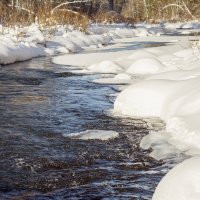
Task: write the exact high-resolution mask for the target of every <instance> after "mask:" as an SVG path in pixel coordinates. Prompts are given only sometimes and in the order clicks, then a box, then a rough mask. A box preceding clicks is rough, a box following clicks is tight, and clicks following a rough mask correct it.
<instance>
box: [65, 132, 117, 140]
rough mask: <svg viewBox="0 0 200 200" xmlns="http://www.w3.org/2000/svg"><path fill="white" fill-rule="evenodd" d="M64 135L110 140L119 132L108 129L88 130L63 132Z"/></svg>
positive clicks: (80, 138)
mask: <svg viewBox="0 0 200 200" xmlns="http://www.w3.org/2000/svg"><path fill="white" fill-rule="evenodd" d="M63 136H64V137H69V138H72V139H79V140H94V139H98V140H109V139H114V138H116V137H118V136H119V133H117V132H115V131H108V130H87V131H82V132H79V133H71V134H63Z"/></svg>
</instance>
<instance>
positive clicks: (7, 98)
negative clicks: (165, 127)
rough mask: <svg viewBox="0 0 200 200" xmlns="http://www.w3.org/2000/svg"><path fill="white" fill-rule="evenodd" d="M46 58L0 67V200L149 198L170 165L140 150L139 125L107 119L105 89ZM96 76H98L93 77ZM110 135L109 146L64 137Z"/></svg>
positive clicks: (107, 89)
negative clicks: (90, 133) (112, 133)
mask: <svg viewBox="0 0 200 200" xmlns="http://www.w3.org/2000/svg"><path fill="white" fill-rule="evenodd" d="M94 77H95V76H94V75H77V74H76V75H75V74H72V73H70V72H67V70H66V69H65V70H64V67H62V66H56V65H53V64H51V63H50V62H49V60H48V59H47V58H45V59H35V60H32V61H27V62H23V63H18V64H13V65H9V66H6V67H2V68H1V69H0V113H1V115H0V122H1V125H0V152H1V153H0V180H1V181H0V197H1V199H12V198H14V197H15V198H14V199H20V200H21V199H34V200H35V199H41V200H44V199H84V200H85V199H150V198H151V196H152V193H153V191H154V189H155V186H156V185H157V183H158V181H159V180H160V179H161V177H162V176H163V175H164V174H165V173H166V172H167V171H168V169H169V168H170V167H171V166H173V162H171V161H170V160H168V161H167V162H164V161H163V162H161V161H160V162H156V161H155V160H153V159H151V158H150V157H148V153H147V152H145V151H142V150H141V149H140V148H139V142H140V140H141V138H142V137H143V136H144V135H146V134H147V133H148V132H149V130H148V127H147V124H146V123H145V122H144V121H142V120H136V119H135V120H134V119H123V118H122V119H121V118H112V117H110V116H106V115H105V114H104V112H103V111H105V110H107V109H110V108H112V103H111V102H110V101H109V98H108V97H107V96H106V95H107V94H108V93H113V92H114V91H113V89H112V87H109V86H106V85H98V84H95V83H92V82H91V80H92V79H94ZM96 78H97V77H96ZM88 129H89V130H91V129H100V130H101V129H103V130H114V131H117V132H119V133H120V136H119V137H118V138H115V139H113V140H109V141H100V140H94V141H80V140H71V139H70V138H66V137H63V136H62V135H63V133H65V134H67V133H72V132H79V131H85V130H88Z"/></svg>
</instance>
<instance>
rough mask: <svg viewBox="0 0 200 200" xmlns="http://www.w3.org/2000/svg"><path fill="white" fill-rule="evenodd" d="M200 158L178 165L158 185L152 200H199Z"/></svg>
mask: <svg viewBox="0 0 200 200" xmlns="http://www.w3.org/2000/svg"><path fill="white" fill-rule="evenodd" d="M199 169H200V157H193V158H191V159H188V160H185V161H184V162H182V163H180V164H179V165H177V166H176V167H175V168H173V169H172V170H171V171H169V172H168V173H167V175H165V177H164V178H163V179H162V180H161V182H160V183H159V184H158V186H157V188H156V191H155V193H154V195H153V198H152V200H180V199H181V200H199V199H200V170H199Z"/></svg>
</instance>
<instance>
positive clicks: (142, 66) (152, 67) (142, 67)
mask: <svg viewBox="0 0 200 200" xmlns="http://www.w3.org/2000/svg"><path fill="white" fill-rule="evenodd" d="M164 67H165V66H164V65H163V64H162V63H161V62H160V61H159V60H158V59H156V58H142V59H138V60H136V61H135V62H134V63H133V64H132V65H131V66H130V67H129V68H128V70H127V71H126V72H127V73H129V74H136V75H145V74H155V73H158V72H159V71H161V70H162V68H164Z"/></svg>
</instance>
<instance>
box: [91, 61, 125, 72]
mask: <svg viewBox="0 0 200 200" xmlns="http://www.w3.org/2000/svg"><path fill="white" fill-rule="evenodd" d="M120 69H121V68H120V66H118V65H117V64H116V63H115V62H113V61H102V62H100V63H98V64H93V65H91V66H89V67H88V70H90V71H92V72H98V73H117V72H118V71H119V70H120Z"/></svg>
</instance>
